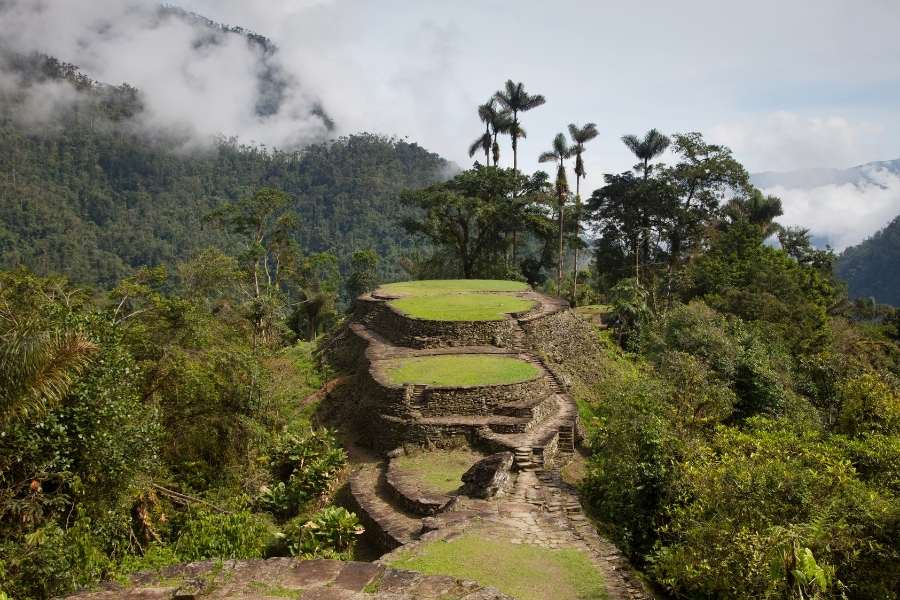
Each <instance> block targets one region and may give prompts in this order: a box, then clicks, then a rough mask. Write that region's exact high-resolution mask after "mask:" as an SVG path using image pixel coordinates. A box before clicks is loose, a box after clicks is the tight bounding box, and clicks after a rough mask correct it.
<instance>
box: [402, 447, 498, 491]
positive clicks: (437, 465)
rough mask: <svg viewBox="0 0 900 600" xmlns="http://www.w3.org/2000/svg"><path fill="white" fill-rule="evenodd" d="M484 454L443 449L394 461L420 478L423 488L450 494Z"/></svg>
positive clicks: (410, 473)
mask: <svg viewBox="0 0 900 600" xmlns="http://www.w3.org/2000/svg"><path fill="white" fill-rule="evenodd" d="M481 458H482V456H481V455H480V454H476V453H475V452H470V451H468V450H461V449H460V450H441V451H439V452H419V453H416V454H413V455H412V456H400V457H398V458H395V459H394V463H395V464H396V465H397V466H398V467H399V468H400V469H401V471H403V472H404V473H406V474H408V475H411V476H413V477H415V478H416V479H418V480H419V482H420V484H421V486H422V489H423V490H426V491H429V492H433V493H436V494H449V493H450V492H452V491H455V490H456V489H457V488H458V487H459V486H461V485H462V475H463V473H465V472H466V471H468V470H469V467H471V466H472V465H473V464H475V463H476V462H478V461H479V460H481Z"/></svg>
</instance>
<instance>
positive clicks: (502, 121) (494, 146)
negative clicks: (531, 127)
mask: <svg viewBox="0 0 900 600" xmlns="http://www.w3.org/2000/svg"><path fill="white" fill-rule="evenodd" d="M490 118H491V121H490V123H491V136H492V138H493V139H492V143H491V150H492V152H493V153H494V166H495V167H498V166H500V143H499V142H498V141H497V137H498V136H499V135H500V134H501V133H503V134H507V133H510V132H511V131H512V130H513V120H512V114H511V113H510V112H509V111H508V110H494V111H493V112H492V113H491V114H490ZM516 130H517V134H518V137H525V130H524V129H522V128H521V127H518V126H516Z"/></svg>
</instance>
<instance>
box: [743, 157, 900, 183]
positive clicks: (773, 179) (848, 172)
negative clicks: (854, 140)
mask: <svg viewBox="0 0 900 600" xmlns="http://www.w3.org/2000/svg"><path fill="white" fill-rule="evenodd" d="M879 172H887V173H890V174H896V175H900V158H896V159H893V160H880V161H872V162H868V163H863V164H861V165H856V166H853V167H848V168H845V169H840V168H810V169H796V170H791V171H760V172H758V173H751V174H750V179H751V181H752V182H753V185H755V186H756V187H758V188H762V189H765V188H773V187H784V188H788V189H805V190H808V189H814V188H817V187H822V186H825V185H844V184H848V183H849V184H853V185H857V186H858V185H866V184H868V185H877V186H882V184H881V183H880V182H879V181H878V179H877V178H873V177H872V174H873V173H879Z"/></svg>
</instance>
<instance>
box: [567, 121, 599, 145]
mask: <svg viewBox="0 0 900 600" xmlns="http://www.w3.org/2000/svg"><path fill="white" fill-rule="evenodd" d="M599 134H600V132H599V131H597V124H596V123H587V124H585V125H584V126H582V127H579V126H577V125H576V124H575V123H569V137H571V138H572V141H573V142H575V143H576V144H578V145H584V144H586V143H587V142H589V141H591V140H592V139H594V138H595V137H597V136H598V135H599Z"/></svg>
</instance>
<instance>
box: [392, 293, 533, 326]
mask: <svg viewBox="0 0 900 600" xmlns="http://www.w3.org/2000/svg"><path fill="white" fill-rule="evenodd" d="M388 304H390V305H391V306H393V307H394V308H396V309H397V310H399V311H400V312H402V313H404V314H406V315H408V316H410V317H414V318H417V319H427V320H429V321H500V320H503V319H505V318H506V315H507V314H508V313H512V312H522V311H526V310H528V309H530V308H531V307H532V306H534V302H532V301H531V300H526V299H524V298H517V297H516V296H512V295H509V294H479V293H461V294H446V295H436V296H405V297H403V298H399V299H397V300H390V301H389V302H388Z"/></svg>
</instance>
